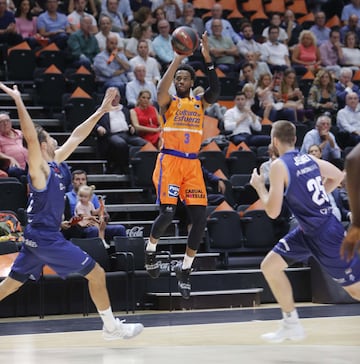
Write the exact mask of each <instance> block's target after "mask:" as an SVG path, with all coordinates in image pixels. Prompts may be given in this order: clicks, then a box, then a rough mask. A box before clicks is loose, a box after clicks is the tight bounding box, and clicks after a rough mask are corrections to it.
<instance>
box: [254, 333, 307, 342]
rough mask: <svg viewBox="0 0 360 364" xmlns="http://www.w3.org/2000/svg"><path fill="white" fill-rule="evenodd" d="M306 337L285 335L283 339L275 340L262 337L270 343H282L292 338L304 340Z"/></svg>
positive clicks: (292, 339) (293, 339)
mask: <svg viewBox="0 0 360 364" xmlns="http://www.w3.org/2000/svg"><path fill="white" fill-rule="evenodd" d="M305 337H306V336H305V335H304V336H293V337H284V338H283V339H274V340H272V339H267V338H265V337H263V336H261V338H262V339H263V340H264V341H266V342H268V343H271V344H280V343H282V342H284V341H286V340H290V341H302V340H304V339H305Z"/></svg>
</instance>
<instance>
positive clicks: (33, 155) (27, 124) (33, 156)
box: [0, 82, 49, 188]
mask: <svg viewBox="0 0 360 364" xmlns="http://www.w3.org/2000/svg"><path fill="white" fill-rule="evenodd" d="M0 88H1V89H2V90H3V91H4V92H5V93H7V94H8V95H9V96H11V97H12V99H13V100H14V101H15V105H16V107H17V112H18V115H19V120H20V128H21V131H22V133H23V135H24V138H25V140H26V143H27V148H28V153H29V155H28V165H29V174H30V176H31V180H32V183H33V184H35V185H36V187H40V188H41V187H42V186H43V185H44V183H43V182H45V179H46V176H47V173H48V170H49V167H48V166H47V163H46V162H45V161H44V159H43V156H42V153H41V147H40V143H39V139H38V133H37V131H36V129H35V125H34V123H33V121H32V119H31V117H30V115H29V113H28V111H27V110H26V107H25V105H24V102H23V100H22V97H21V94H20V91H19V90H18V88H17V86H16V85H14V87H13V88H10V87H7V86H5V85H4V84H3V83H2V82H0ZM39 171H42V172H44V173H38V172H39ZM39 180H40V181H39ZM37 181H39V184H38V183H37Z"/></svg>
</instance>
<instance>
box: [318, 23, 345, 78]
mask: <svg viewBox="0 0 360 364" xmlns="http://www.w3.org/2000/svg"><path fill="white" fill-rule="evenodd" d="M319 50H320V55H321V64H322V65H323V66H324V67H326V69H328V70H329V71H331V72H333V73H334V74H335V77H336V78H339V74H340V68H341V67H340V65H342V64H344V55H343V51H342V45H341V43H340V32H339V30H338V29H336V28H333V29H332V30H331V31H330V38H329V40H327V41H326V42H324V43H322V44H321V46H320V47H319Z"/></svg>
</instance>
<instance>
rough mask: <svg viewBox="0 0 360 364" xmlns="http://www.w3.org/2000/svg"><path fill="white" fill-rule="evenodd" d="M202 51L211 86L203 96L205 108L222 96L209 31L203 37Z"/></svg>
mask: <svg viewBox="0 0 360 364" xmlns="http://www.w3.org/2000/svg"><path fill="white" fill-rule="evenodd" d="M201 53H202V55H203V57H204V61H205V67H206V73H207V75H208V78H209V87H208V88H207V89H206V90H205V92H204V95H203V97H202V100H203V105H204V108H206V107H207V106H208V105H210V104H213V103H214V102H216V101H217V100H218V98H219V96H220V82H219V78H218V76H217V74H216V71H215V66H214V64H213V62H212V59H211V56H210V50H209V40H208V35H207V32H205V33H204V34H203V35H202V37H201Z"/></svg>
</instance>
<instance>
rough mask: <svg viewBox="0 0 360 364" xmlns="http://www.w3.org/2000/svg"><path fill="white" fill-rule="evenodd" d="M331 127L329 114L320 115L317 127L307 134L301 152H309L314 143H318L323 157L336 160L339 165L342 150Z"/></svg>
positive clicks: (330, 160)
mask: <svg viewBox="0 0 360 364" xmlns="http://www.w3.org/2000/svg"><path fill="white" fill-rule="evenodd" d="M330 128H331V118H330V117H329V116H327V115H320V116H319V117H318V118H317V120H316V124H315V128H314V129H312V130H310V131H308V132H307V133H306V134H305V136H304V140H303V143H302V145H301V149H300V152H301V153H309V149H310V147H311V146H312V145H314V144H315V145H318V146H319V148H320V151H321V155H322V159H325V160H326V161H329V162H333V161H334V162H336V164H337V165H338V160H339V159H340V158H341V150H340V147H339V146H338V145H337V143H336V139H335V136H334V134H333V133H332V132H331V131H330ZM310 154H311V153H310Z"/></svg>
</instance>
